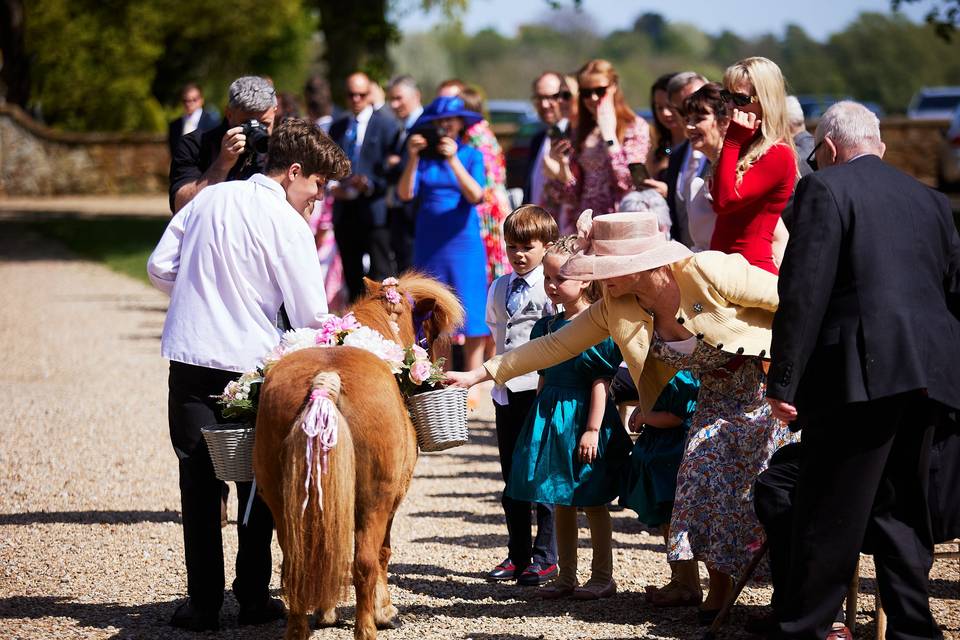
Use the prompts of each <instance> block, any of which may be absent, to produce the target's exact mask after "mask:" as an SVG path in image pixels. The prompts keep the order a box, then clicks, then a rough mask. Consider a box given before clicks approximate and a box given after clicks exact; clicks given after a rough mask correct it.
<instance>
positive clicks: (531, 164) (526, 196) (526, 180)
mask: <svg viewBox="0 0 960 640" xmlns="http://www.w3.org/2000/svg"><path fill="white" fill-rule="evenodd" d="M568 126H569V125H568ZM546 137H547V129H546V128H543V129H541V130H540V131H537V132H536V133H535V134H533V137H532V138H530V147H529V149H530V153H529V154H528V155H527V166H526V168H525V169H524V172H523V201H524V202H530V203H532V204H540V203H538V202H532V201H531V200H530V198H532V197H533V172H534V171H535V170H536V169H537V156H539V155H540V147H542V146H543V139H544V138H546Z"/></svg>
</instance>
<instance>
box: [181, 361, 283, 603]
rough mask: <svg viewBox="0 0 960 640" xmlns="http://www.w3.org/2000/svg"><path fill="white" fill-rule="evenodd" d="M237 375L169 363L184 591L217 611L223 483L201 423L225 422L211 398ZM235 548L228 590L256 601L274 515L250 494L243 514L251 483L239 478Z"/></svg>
mask: <svg viewBox="0 0 960 640" xmlns="http://www.w3.org/2000/svg"><path fill="white" fill-rule="evenodd" d="M237 377H238V374H237V373H235V372H232V371H222V370H220V369H208V368H206V367H197V366H193V365H189V364H183V363H180V362H171V363H170V378H169V387H170V394H169V400H168V415H169V422H170V440H171V442H172V443H173V449H174V451H175V452H176V454H177V458H179V461H180V504H181V512H182V517H183V548H184V558H185V560H186V565H187V593H188V595H189V596H190V600H191V601H192V602H193V604H194V606H195V607H197V608H198V609H200V610H201V611H219V609H220V606H221V605H222V604H223V589H224V571H223V539H222V537H221V535H220V498H221V486H222V483H221V482H220V481H219V480H218V479H217V477H216V476H215V475H214V473H213V462H211V460H210V453H209V451H208V450H207V444H206V442H205V441H204V439H203V436H202V434H201V433H200V428H201V427H204V426H207V425H210V424H219V423H223V422H225V420H223V418H222V416H221V415H220V411H219V409H218V405H217V404H216V400H214V399H213V398H211V397H210V396H212V395H214V394H220V393H222V392H223V388H224V387H225V386H226V384H227V383H228V382H229V381H231V380H235V379H236V378H237ZM236 484H237V500H238V503H239V512H240V517H239V518H238V520H240V522H238V523H237V537H238V547H239V548H238V550H237V561H236V576H237V577H236V579H235V580H234V581H233V593H234V595H236V597H237V601H238V602H239V603H240V606H241V607H246V606H258V605H260V604H261V603H262V602H263V601H264V600H266V599H267V598H269V597H270V593H269V589H270V577H271V575H272V573H273V562H272V558H271V556H270V541H271V539H272V538H273V517H272V516H271V515H270V509H269V508H267V505H266V504H265V503H264V502H263V501H262V500H261V499H260V497H259V496H257V497H254V500H253V507H252V509H251V511H250V520H249V522H248V524H247V526H243V523H242V520H243V514H244V510H245V509H246V506H247V499H248V498H249V496H250V490H251V486H252V483H250V482H238V483H236Z"/></svg>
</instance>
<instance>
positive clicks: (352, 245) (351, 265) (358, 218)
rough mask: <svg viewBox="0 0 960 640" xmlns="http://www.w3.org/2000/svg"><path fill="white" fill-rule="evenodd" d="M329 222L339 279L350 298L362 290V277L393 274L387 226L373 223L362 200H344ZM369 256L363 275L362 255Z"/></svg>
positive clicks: (359, 293)
mask: <svg viewBox="0 0 960 640" xmlns="http://www.w3.org/2000/svg"><path fill="white" fill-rule="evenodd" d="M338 209H339V210H338V212H337V213H338V215H337V216H336V217H335V218H334V221H333V235H334V238H335V239H336V241H337V250H338V251H339V252H340V260H341V262H343V279H344V281H345V282H346V284H347V291H348V292H349V294H350V301H351V302H352V301H354V300H356V299H357V298H359V297H360V296H362V295H363V293H364V286H363V276H364V275H367V276H368V277H369V278H370V279H371V280H376V281H380V280H383V279H384V278H388V277H390V276H394V275H396V267H395V265H394V262H393V250H392V248H391V246H390V242H391V239H390V228H389V227H388V226H386V225H384V226H375V225H374V224H373V222H372V218H371V215H370V211H369V209H367V207H365V206H364V203H363V202H362V201H353V202H345V203H342V205H341V206H340V207H339V208H338ZM364 255H368V256H370V270H369V272H368V273H366V274H364V269H363V256H364Z"/></svg>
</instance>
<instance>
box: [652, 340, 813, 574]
mask: <svg viewBox="0 0 960 640" xmlns="http://www.w3.org/2000/svg"><path fill="white" fill-rule="evenodd" d="M650 349H651V351H650V353H651V355H652V356H653V357H655V358H658V359H660V360H662V361H664V362H666V363H667V364H669V365H670V366H673V367H677V368H678V369H690V370H692V371H693V372H694V373H695V374H697V375H699V377H700V395H699V397H698V399H697V410H696V413H694V416H693V422H692V424H691V425H690V432H689V434H688V436H687V445H686V451H685V453H684V458H683V461H682V462H681V463H680V471H679V474H678V476H677V494H676V499H675V502H674V505H673V516H672V518H671V520H670V543H669V550H668V558H669V560H670V561H675V560H691V559H697V560H701V561H703V562H706V563H707V564H708V565H709V566H711V567H712V568H714V569H716V570H717V571H721V572H723V573H726V574H728V575H731V576H734V577H735V578H736V577H738V576H739V575H740V574H741V573H742V571H743V569H744V568H745V567H746V565H747V563H748V562H749V561H750V558H751V557H752V556H753V551H752V550H751V548H752V545H754V544H756V543H760V542H762V541H763V539H764V534H763V527H762V526H761V525H760V522H759V521H758V520H757V516H756V515H755V514H754V512H753V483H754V481H755V480H756V479H757V476H758V475H760V473H761V472H762V471H763V470H764V469H766V468H767V464H768V463H769V462H770V457H771V456H773V453H774V452H775V451H776V450H777V449H779V448H780V447H782V446H784V445H786V444H789V443H791V442H798V441H799V440H800V435H799V434H797V433H793V432H791V431H790V430H789V429H788V428H787V426H786V425H784V424H783V423H782V422H780V421H779V420H777V419H776V418H774V417H773V415H772V414H771V413H770V405H768V404H767V402H766V399H765V396H766V390H767V382H766V374H764V372H763V368H762V360H761V359H760V358H757V357H746V356H737V355H733V354H730V353H726V352H724V351H720V350H718V349H716V348H714V347H711V346H709V345H707V344H706V343H704V342H703V341H697V346H696V348H695V349H694V352H693V353H692V354H690V355H686V354H683V353H679V352H677V351H674V350H673V349H671V348H670V347H669V346H668V345H667V344H666V343H665V342H664V341H663V340H661V339H660V338H659V337H655V338H654V342H653V344H652V345H651V347H650Z"/></svg>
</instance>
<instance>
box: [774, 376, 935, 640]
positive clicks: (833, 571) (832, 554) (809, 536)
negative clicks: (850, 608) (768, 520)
mask: <svg viewBox="0 0 960 640" xmlns="http://www.w3.org/2000/svg"><path fill="white" fill-rule="evenodd" d="M942 413H943V410H942V408H941V407H939V405H936V404H935V403H933V402H931V401H930V400H928V399H927V398H926V397H925V396H923V395H922V394H920V393H919V392H914V393H905V394H900V395H897V396H891V397H888V398H881V399H878V400H872V401H870V402H863V403H853V404H847V405H843V406H841V407H839V408H837V409H836V410H835V411H833V412H831V413H829V414H824V415H823V416H819V417H817V418H815V419H813V420H811V421H810V423H809V424H808V425H806V426H805V427H804V429H803V445H802V448H801V454H800V469H799V478H798V481H797V491H796V498H795V501H794V514H793V522H792V527H791V531H792V535H791V540H790V552H789V585H788V588H787V591H786V597H785V599H784V600H783V601H782V602H780V603H779V609H780V611H781V614H780V618H779V620H780V634H779V636H780V637H781V638H791V639H793V638H796V639H804V640H806V639H809V640H822V638H825V637H826V635H827V633H828V632H829V629H830V625H831V623H832V622H833V619H834V616H835V614H836V611H837V609H838V608H839V606H840V603H841V602H842V601H843V597H844V594H845V592H846V589H847V586H848V585H849V583H850V578H851V576H852V575H853V571H854V569H855V567H856V564H857V558H858V554H859V553H860V550H861V549H863V548H865V547H866V549H867V550H868V551H869V552H871V553H873V557H874V561H875V564H876V568H877V586H878V589H879V592H880V596H881V598H882V599H883V605H884V609H885V610H886V612H887V619H888V628H887V638H888V639H890V640H907V639H910V640H914V639H920V638H941V637H942V634H941V633H940V630H939V629H938V627H937V624H936V622H934V620H933V616H932V615H931V613H930V605H929V597H928V574H929V571H930V567H931V565H932V563H933V539H932V534H931V531H930V514H929V508H928V505H927V485H928V481H929V456H930V445H931V442H932V437H933V430H934V424H935V422H936V421H937V420H938V419H939V416H940V415H942Z"/></svg>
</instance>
